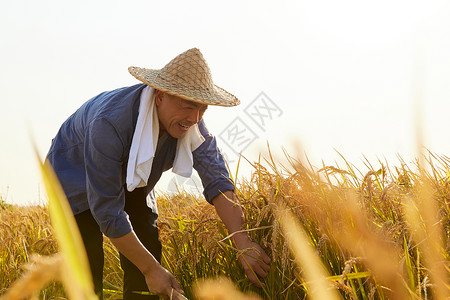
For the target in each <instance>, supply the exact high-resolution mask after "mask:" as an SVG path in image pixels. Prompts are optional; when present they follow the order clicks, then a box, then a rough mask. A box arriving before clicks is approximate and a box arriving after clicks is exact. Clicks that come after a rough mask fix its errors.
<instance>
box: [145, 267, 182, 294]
mask: <svg viewBox="0 0 450 300" xmlns="http://www.w3.org/2000/svg"><path fill="white" fill-rule="evenodd" d="M144 276H145V282H146V283H147V287H148V290H149V291H150V292H151V293H154V294H158V295H159V296H161V297H163V298H164V299H175V300H182V299H186V298H184V297H183V296H182V294H183V290H182V289H181V287H180V285H179V284H178V282H177V280H176V279H175V277H174V276H173V275H172V274H171V273H170V272H169V271H167V270H166V269H165V268H163V267H162V266H161V265H159V264H158V265H156V266H155V268H153V269H152V270H151V271H150V272H148V273H146V274H144ZM180 294H181V296H180Z"/></svg>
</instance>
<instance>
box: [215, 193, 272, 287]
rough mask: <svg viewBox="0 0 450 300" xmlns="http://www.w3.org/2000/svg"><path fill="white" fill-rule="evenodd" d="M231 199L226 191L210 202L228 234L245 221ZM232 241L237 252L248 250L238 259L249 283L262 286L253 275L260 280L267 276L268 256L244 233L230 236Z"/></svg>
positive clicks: (236, 229)
mask: <svg viewBox="0 0 450 300" xmlns="http://www.w3.org/2000/svg"><path fill="white" fill-rule="evenodd" d="M233 199H234V192H232V191H227V192H225V193H223V194H220V195H218V196H216V197H215V198H214V199H213V200H212V203H213V204H214V207H215V209H216V211H217V214H218V215H219V217H220V218H221V219H222V221H223V223H224V224H225V226H226V227H227V229H228V232H229V233H230V234H232V233H234V232H236V231H239V230H242V229H243V228H242V227H243V225H244V221H245V220H244V214H243V212H242V209H241V208H240V207H239V206H238V205H236V204H235V203H233V201H234V200H233ZM232 240H233V241H234V243H235V245H236V247H237V248H238V249H239V250H245V249H248V251H246V252H245V254H243V255H241V256H240V257H239V261H240V262H241V264H242V266H243V267H244V270H245V273H246V274H247V276H248V278H249V279H250V281H251V282H252V283H253V284H254V285H256V286H258V287H262V286H264V284H263V283H262V282H261V281H260V280H259V279H258V277H257V276H255V274H256V275H258V276H260V277H262V278H265V277H266V276H267V272H268V271H269V269H270V258H269V256H267V254H266V253H265V252H264V250H263V249H262V248H261V247H260V246H259V245H258V244H257V243H255V242H253V241H252V240H251V239H250V237H249V235H248V234H247V233H246V232H239V233H235V234H234V235H233V236H232Z"/></svg>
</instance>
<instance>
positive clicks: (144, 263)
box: [111, 231, 183, 300]
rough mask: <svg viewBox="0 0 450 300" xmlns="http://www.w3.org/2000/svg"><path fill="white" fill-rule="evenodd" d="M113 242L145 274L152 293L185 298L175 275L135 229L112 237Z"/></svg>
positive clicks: (166, 297)
mask: <svg viewBox="0 0 450 300" xmlns="http://www.w3.org/2000/svg"><path fill="white" fill-rule="evenodd" d="M111 242H112V243H113V244H114V246H116V248H117V250H119V252H120V253H122V254H123V255H125V257H126V258H128V259H129V260H130V261H131V262H132V263H133V264H134V265H135V266H136V267H137V268H138V269H139V270H140V271H141V273H142V274H143V275H144V276H145V282H146V283H147V287H148V289H149V291H150V292H151V293H155V294H158V295H159V296H161V297H163V298H164V299H176V300H179V299H181V300H182V299H183V296H182V295H179V294H183V290H182V289H181V287H180V285H179V284H178V282H177V281H176V279H175V277H174V276H173V275H172V274H171V273H170V272H169V271H167V270H166V269H164V268H163V267H162V266H161V265H160V264H159V263H158V261H157V260H156V259H155V258H154V257H153V255H152V254H151V253H150V252H149V251H148V250H147V249H146V248H145V247H144V246H143V245H142V244H141V242H140V241H139V239H138V238H137V236H136V234H135V233H134V231H131V232H130V233H128V234H126V235H124V236H122V237H119V238H111ZM177 292H178V293H179V294H178V293H177Z"/></svg>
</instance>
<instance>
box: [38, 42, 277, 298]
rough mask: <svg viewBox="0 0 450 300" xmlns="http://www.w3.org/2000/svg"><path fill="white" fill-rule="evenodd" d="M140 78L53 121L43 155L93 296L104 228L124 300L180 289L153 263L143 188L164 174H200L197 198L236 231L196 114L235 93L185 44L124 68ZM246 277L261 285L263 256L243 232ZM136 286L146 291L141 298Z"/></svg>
mask: <svg viewBox="0 0 450 300" xmlns="http://www.w3.org/2000/svg"><path fill="white" fill-rule="evenodd" d="M129 72H130V73H131V74H132V75H133V76H134V77H136V78H137V79H138V80H140V81H142V82H143V84H142V83H141V84H137V85H135V86H131V87H126V88H120V89H117V90H114V91H110V92H104V93H102V94H100V95H98V96H96V97H94V98H92V99H91V100H89V101H88V102H86V103H85V104H84V105H82V106H81V107H80V108H79V109H78V110H77V111H76V112H75V113H74V114H73V115H72V116H70V117H69V118H68V119H67V120H66V121H65V122H64V124H63V125H62V126H61V128H60V130H59V132H58V134H57V136H56V137H55V138H54V139H53V141H52V146H51V148H50V151H49V153H48V155H47V160H48V161H49V162H50V163H51V165H52V166H53V168H54V170H55V172H56V174H57V176H58V178H59V180H60V181H61V184H62V186H63V188H64V191H65V193H66V195H67V198H68V200H69V202H70V205H71V208H72V211H73V213H74V215H75V219H76V221H77V224H78V226H79V229H80V232H81V235H82V237H83V241H84V244H85V247H86V251H87V254H88V258H89V263H90V267H91V271H92V275H93V280H94V286H95V292H96V293H97V294H98V295H99V296H100V297H102V290H103V287H102V276H103V248H102V238H103V234H104V235H106V236H107V237H108V238H110V240H111V242H112V243H113V244H114V246H115V247H117V249H118V250H119V252H120V261H121V266H122V268H123V270H124V293H123V296H124V299H152V297H154V296H149V295H148V291H150V292H151V293H155V294H158V295H160V296H162V297H164V298H168V297H171V296H172V294H173V290H174V289H175V290H177V291H178V292H181V293H182V290H181V288H180V286H179V284H178V283H177V281H176V280H175V278H174V276H173V275H172V274H170V273H169V272H168V271H167V270H166V269H164V268H163V267H162V266H161V265H160V263H159V262H160V258H161V244H160V242H159V238H158V230H157V228H156V219H157V210H156V205H155V201H154V197H153V194H152V193H151V192H152V190H153V187H154V186H155V184H156V182H157V181H158V180H159V178H160V176H161V174H162V172H163V171H166V170H168V169H170V168H172V170H173V172H175V173H177V174H179V175H182V176H186V177H189V176H190V175H191V173H192V168H195V169H196V170H197V172H198V173H199V176H200V178H201V180H202V184H203V187H204V195H205V198H206V200H207V201H208V202H209V203H211V204H213V205H214V207H215V209H216V211H217V213H218V215H219V217H220V218H221V219H222V220H223V222H224V224H225V226H226V227H227V229H228V231H229V233H233V232H236V231H239V230H240V229H242V226H243V224H244V218H243V213H242V210H241V209H240V207H239V206H236V205H235V204H234V203H233V196H234V186H233V184H232V181H231V180H230V178H229V174H228V172H227V169H226V167H225V163H224V160H223V157H222V155H221V153H220V151H219V149H218V148H217V145H216V140H215V138H214V136H212V135H211V134H210V133H209V132H208V130H207V128H206V127H205V124H204V122H203V121H202V117H203V114H204V113H205V111H206V109H207V108H208V105H219V106H235V105H238V104H239V100H238V99H237V98H236V97H235V96H233V95H232V94H230V93H228V92H226V91H225V90H223V89H221V88H220V87H218V86H216V85H214V83H213V81H212V78H211V73H210V70H209V67H208V65H207V63H206V61H205V60H204V58H203V56H202V54H201V53H200V51H199V50H198V49H195V48H194V49H190V50H188V51H186V52H184V53H182V54H180V55H178V56H177V57H176V58H174V59H173V60H172V61H170V62H169V63H168V64H167V65H166V66H165V67H164V68H162V69H160V70H151V69H144V68H137V67H130V68H129ZM233 241H234V243H235V245H236V247H237V248H238V249H240V250H243V249H251V250H249V251H248V252H246V253H247V255H244V256H241V257H240V261H241V264H242V265H243V267H244V270H245V272H246V274H247V276H248V277H249V279H250V281H251V282H252V283H254V284H255V285H257V286H260V285H261V284H260V280H259V279H258V278H257V277H256V276H255V275H254V274H257V275H258V276H260V277H261V278H264V277H265V276H266V275H267V272H268V270H269V264H270V258H269V257H268V256H267V255H266V253H264V251H263V250H262V249H261V247H260V246H259V245H258V244H257V243H255V242H253V241H252V240H251V239H250V238H249V236H248V235H247V234H246V233H236V234H235V235H234V236H233ZM142 292H147V295H146V294H145V293H142Z"/></svg>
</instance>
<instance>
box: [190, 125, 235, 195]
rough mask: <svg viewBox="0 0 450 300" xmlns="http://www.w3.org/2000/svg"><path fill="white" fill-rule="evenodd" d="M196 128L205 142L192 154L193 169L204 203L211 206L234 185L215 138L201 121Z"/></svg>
mask: <svg viewBox="0 0 450 300" xmlns="http://www.w3.org/2000/svg"><path fill="white" fill-rule="evenodd" d="M198 126H199V129H200V132H201V134H202V135H203V137H204V138H205V141H204V142H203V143H202V144H201V145H200V147H198V148H197V149H196V150H195V151H194V152H193V153H192V154H193V157H194V169H195V170H196V171H197V172H198V174H199V176H200V179H201V180H202V185H203V195H204V196H205V198H206V201H208V202H209V203H211V204H212V200H213V199H214V198H215V197H217V196H218V195H220V194H221V193H224V192H226V191H234V183H233V181H232V180H231V178H230V175H229V173H228V170H227V167H226V164H225V161H224V159H223V156H222V153H221V152H220V150H219V148H218V147H217V142H216V138H215V137H214V136H213V135H211V134H210V133H209V132H208V130H207V128H206V126H205V124H204V122H203V120H202V121H200V122H199V123H198Z"/></svg>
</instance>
